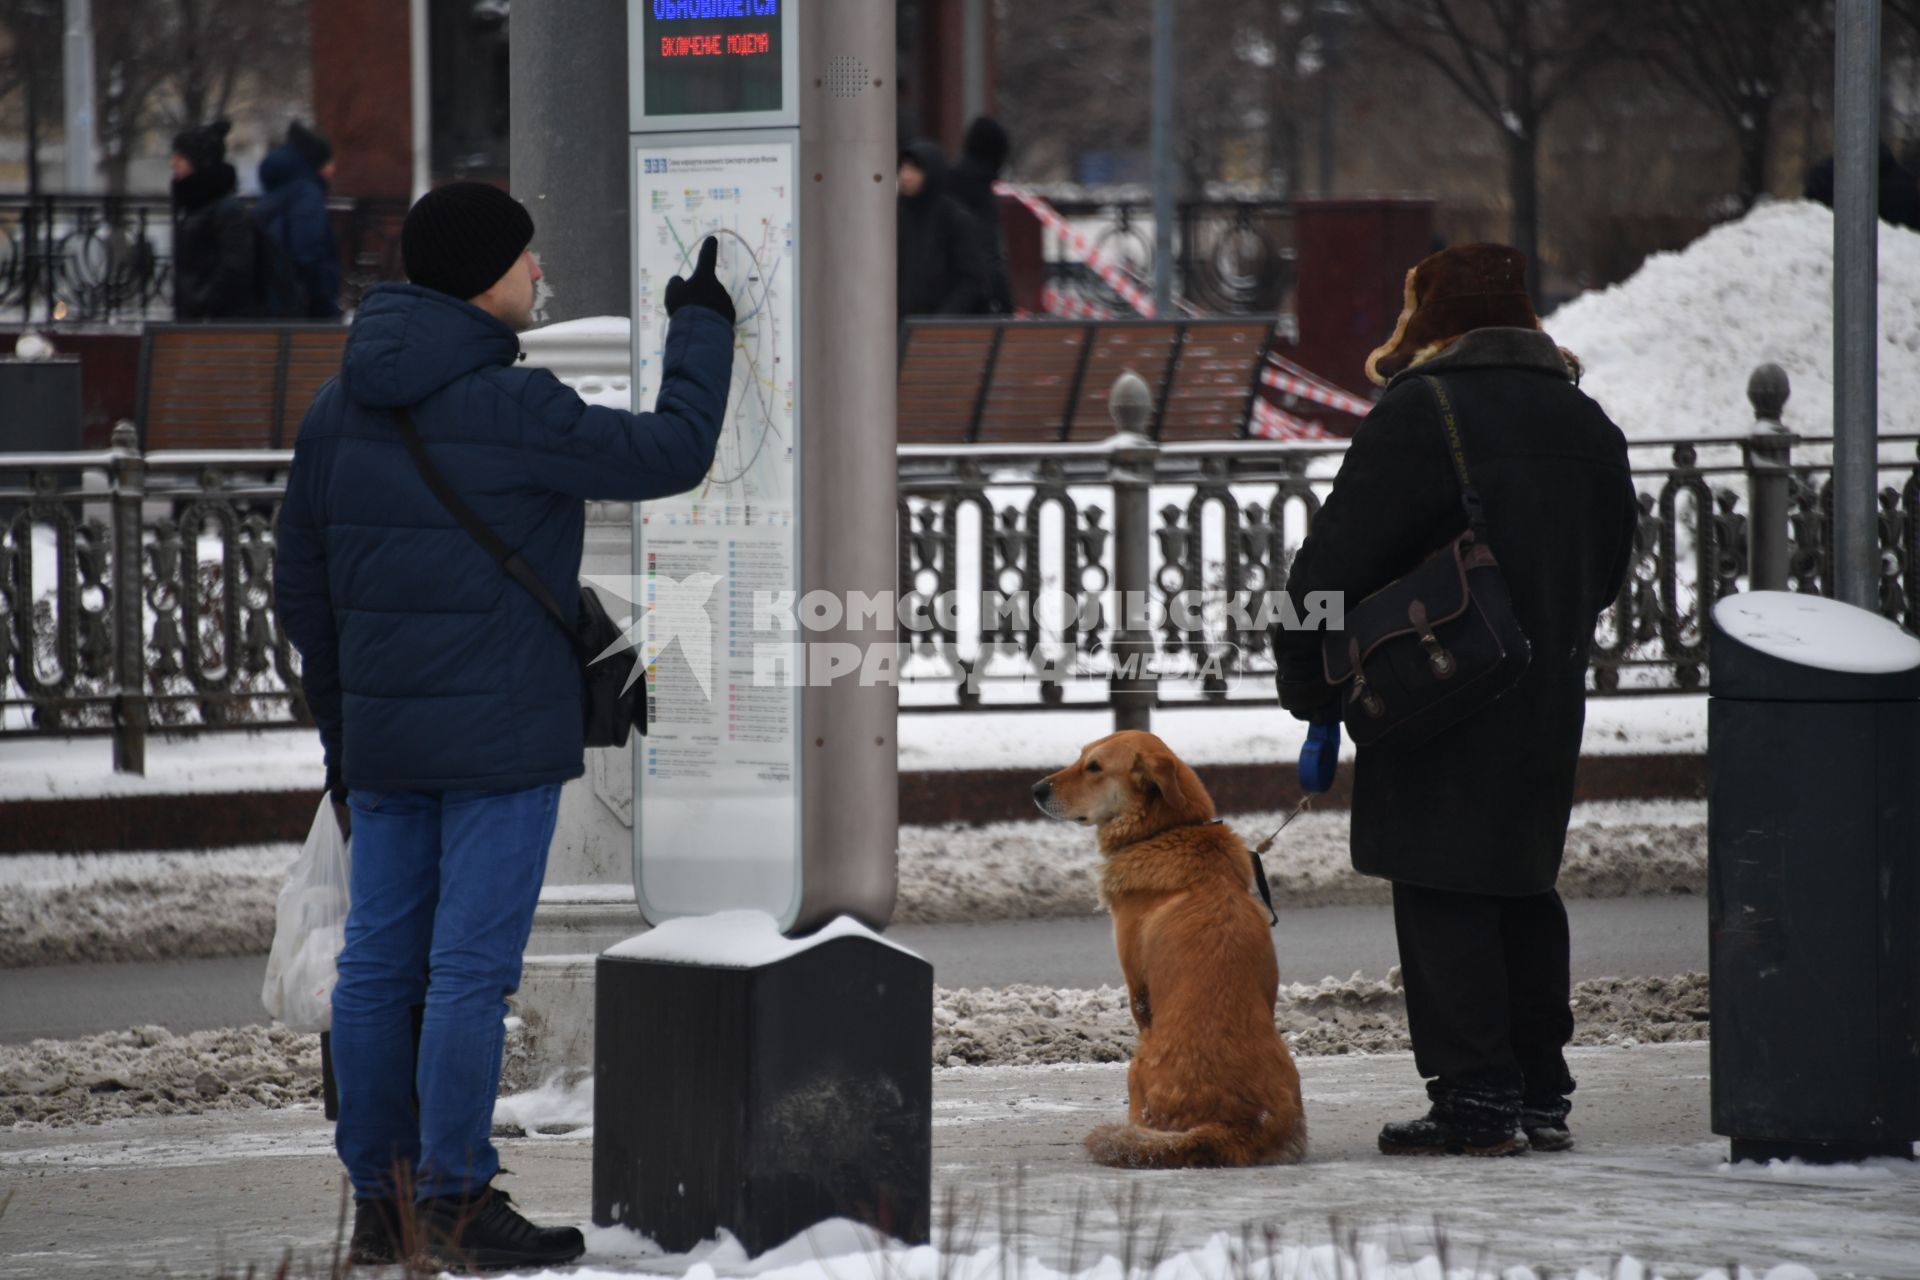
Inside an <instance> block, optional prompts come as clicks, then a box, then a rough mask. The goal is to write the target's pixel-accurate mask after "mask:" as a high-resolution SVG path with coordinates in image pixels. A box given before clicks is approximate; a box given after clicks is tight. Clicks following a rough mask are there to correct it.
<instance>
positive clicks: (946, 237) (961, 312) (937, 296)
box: [899, 141, 987, 320]
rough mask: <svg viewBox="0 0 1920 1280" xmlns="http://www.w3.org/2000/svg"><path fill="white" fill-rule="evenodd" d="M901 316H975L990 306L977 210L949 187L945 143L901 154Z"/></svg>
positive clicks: (926, 143)
mask: <svg viewBox="0 0 1920 1280" xmlns="http://www.w3.org/2000/svg"><path fill="white" fill-rule="evenodd" d="M899 254H900V280H899V288H900V295H899V308H900V318H901V319H902V320H904V319H906V318H907V317H908V316H971V315H979V314H982V313H983V312H985V310H986V308H987V266H986V255H985V251H984V249H983V248H982V246H981V243H980V232H979V228H978V226H977V224H976V223H975V222H974V219H973V215H972V214H970V213H968V212H967V211H966V209H965V208H963V207H962V206H961V204H960V202H959V201H958V200H955V199H954V198H953V195H952V193H951V192H949V191H948V190H947V159H946V157H945V156H944V155H942V154H941V152H940V144H939V143H936V142H929V141H920V142H915V143H912V144H911V145H909V146H908V147H907V148H906V149H905V150H903V151H901V153H900V243H899Z"/></svg>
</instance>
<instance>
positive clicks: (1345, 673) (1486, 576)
mask: <svg viewBox="0 0 1920 1280" xmlns="http://www.w3.org/2000/svg"><path fill="white" fill-rule="evenodd" d="M1421 381H1423V382H1425V383H1426V384H1427V386H1428V387H1430V388H1431V389H1432V391H1433V396H1434V399H1435V400H1437V401H1438V402H1439V404H1440V418H1441V421H1442V422H1443V423H1444V424H1445V426H1446V430H1447V447H1448V451H1449V452H1450V453H1451V454H1452V455H1453V466H1454V471H1455V473H1456V475H1457V477H1458V479H1459V481H1460V505H1461V506H1462V507H1463V508H1465V510H1466V513H1467V528H1466V531H1465V532H1464V533H1462V534H1461V535H1460V536H1459V537H1457V538H1455V539H1454V540H1453V541H1452V542H1449V543H1448V544H1447V545H1446V546H1444V547H1442V548H1440V549H1439V550H1438V551H1436V552H1434V553H1433V554H1432V555H1430V556H1428V557H1427V559H1426V560H1425V561H1424V562H1422V563H1421V564H1420V566H1419V567H1418V568H1416V569H1414V570H1413V571H1412V572H1411V573H1408V574H1406V575H1405V576H1404V577H1400V578H1397V579H1395V580H1394V581H1392V582H1390V583H1388V584H1387V585H1386V586H1384V587H1382V588H1381V589H1380V590H1378V591H1376V592H1374V593H1373V594H1372V595H1370V596H1368V597H1367V598H1366V599H1364V600H1362V601H1360V603H1358V604H1356V605H1353V606H1351V607H1350V608H1348V609H1347V611H1346V627H1345V629H1344V630H1343V631H1338V632H1329V633H1328V634H1327V636H1326V638H1325V639H1324V640H1323V641H1322V642H1321V650H1320V659H1321V664H1322V667H1323V668H1324V671H1325V675H1326V678H1327V683H1328V684H1332V685H1336V686H1337V685H1347V686H1349V687H1348V688H1347V690H1346V692H1345V693H1344V695H1343V696H1342V698H1341V716H1342V719H1344V720H1345V722H1346V726H1347V734H1348V736H1350V737H1351V738H1352V739H1353V741H1354V744H1355V745H1356V746H1363V747H1364V746H1367V745H1369V744H1371V743H1375V742H1380V741H1382V740H1383V739H1388V738H1391V740H1392V741H1393V742H1394V743H1396V744H1399V745H1401V746H1417V745H1418V744H1420V743H1422V742H1425V741H1427V740H1428V739H1430V738H1432V737H1433V736H1434V735H1436V734H1438V733H1440V732H1441V731H1442V730H1445V729H1448V728H1451V727H1452V726H1453V725H1456V724H1458V723H1459V722H1460V721H1462V720H1464V719H1466V718H1467V717H1468V716H1470V715H1472V714H1473V713H1474V712H1476V711H1479V710H1480V709H1481V708H1483V707H1485V706H1486V705H1487V704H1488V703H1490V702H1492V701H1493V700H1494V699H1495V698H1498V697H1499V696H1500V695H1501V694H1503V693H1505V692H1506V691H1507V690H1509V689H1511V688H1512V687H1513V686H1514V684H1515V683H1517V682H1518V681H1519V679H1520V677H1521V675H1522V673H1524V672H1525V671H1526V669H1527V662H1528V661H1529V659H1530V657H1531V650H1530V647H1529V646H1528V644H1527V637H1526V634H1525V633H1524V632H1522V631H1521V629H1520V622H1519V620H1518V619H1517V618H1515V617H1514V613H1513V599H1512V597H1511V596H1510V595H1509V594H1508V592H1507V580H1506V577H1505V575H1503V574H1502V573H1501V572H1500V564H1499V562H1498V561H1497V560H1495V559H1494V555H1493V548H1492V547H1491V546H1489V545H1488V542H1487V519H1486V514H1485V512H1484V511H1483V510H1482V509H1481V505H1480V494H1479V493H1478V491H1476V490H1475V489H1474V487H1473V480H1472V478H1471V477H1470V476H1469V475H1468V473H1467V454H1466V447H1465V446H1464V445H1463V444H1462V443H1461V441H1460V424H1459V421H1458V420H1457V418H1456V417H1455V415H1454V411H1453V402H1452V401H1451V400H1450V399H1448V397H1447V389H1446V387H1445V386H1444V385H1442V384H1441V382H1440V380H1439V379H1438V378H1433V377H1423V378H1422V379H1421Z"/></svg>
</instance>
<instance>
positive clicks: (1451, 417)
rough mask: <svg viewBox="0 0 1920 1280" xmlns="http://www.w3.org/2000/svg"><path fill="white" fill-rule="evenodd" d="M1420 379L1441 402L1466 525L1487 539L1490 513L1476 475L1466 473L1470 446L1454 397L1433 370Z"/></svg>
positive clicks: (1484, 540) (1483, 538) (1480, 537)
mask: <svg viewBox="0 0 1920 1280" xmlns="http://www.w3.org/2000/svg"><path fill="white" fill-rule="evenodd" d="M1420 381H1422V382H1424V383H1426V384H1427V389H1428V390H1430V391H1432V392H1433V398H1434V399H1435V400H1436V401H1438V402H1439V405H1440V422H1441V425H1443V426H1444V427H1446V429H1447V452H1448V454H1449V455H1451V456H1452V458H1453V472H1454V475H1455V476H1456V477H1457V478H1458V479H1459V481H1460V505H1461V506H1462V507H1463V508H1465V509H1466V513H1467V527H1468V528H1470V529H1472V530H1473V532H1474V535H1475V537H1476V538H1477V539H1478V540H1479V541H1480V542H1481V543H1485V542H1486V540H1487V539H1486V533H1487V515H1486V512H1485V511H1484V510H1483V509H1482V508H1481V505H1480V491H1479V490H1478V489H1476V488H1474V487H1473V479H1472V477H1471V476H1469V475H1468V474H1467V446H1466V445H1465V443H1463V442H1462V441H1461V439H1460V419H1459V418H1458V416H1456V415H1455V413H1454V411H1453V399H1452V398H1451V397H1450V396H1448V395H1447V387H1446V384H1445V383H1443V382H1441V381H1440V379H1438V378H1436V377H1434V376H1433V375H1432V374H1430V373H1423V374H1421V375H1420Z"/></svg>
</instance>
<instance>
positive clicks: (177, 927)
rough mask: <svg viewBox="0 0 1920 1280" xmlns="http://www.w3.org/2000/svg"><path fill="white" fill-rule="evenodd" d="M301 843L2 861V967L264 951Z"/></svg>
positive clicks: (25, 856) (27, 856) (35, 856)
mask: <svg viewBox="0 0 1920 1280" xmlns="http://www.w3.org/2000/svg"><path fill="white" fill-rule="evenodd" d="M299 852H300V849H299V846H298V845H292V844H273V845H259V846H254V847H248V848H240V849H226V850H220V851H218V852H193V853H112V854H17V855H14V856H12V857H8V858H0V968H9V969H13V968H23V967H27V966H30V965H43V964H80V963H92V964H99V963H106V962H110V961H121V960H182V959H201V958H210V957H214V956H255V955H265V954H266V953H267V949H268V947H269V946H271V945H272V943H273V908H274V901H275V899H276V898H277V897H278V895H279V892H280V885H281V882H282V881H284V880H285V879H286V876H287V869H288V868H289V867H290V866H292V865H293V860H294V858H295V857H297V856H298V855H299Z"/></svg>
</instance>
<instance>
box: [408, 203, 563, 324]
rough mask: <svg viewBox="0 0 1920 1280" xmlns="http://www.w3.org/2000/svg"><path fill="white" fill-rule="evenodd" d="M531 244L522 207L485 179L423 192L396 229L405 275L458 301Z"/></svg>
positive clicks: (480, 289) (483, 287)
mask: <svg viewBox="0 0 1920 1280" xmlns="http://www.w3.org/2000/svg"><path fill="white" fill-rule="evenodd" d="M532 243H533V216H532V215H531V214H529V213H528V212H527V210H526V206H524V205H522V204H521V203H520V202H519V201H518V200H515V199H514V198H513V197H512V196H510V195H508V194H507V193H506V192H504V191H502V190H501V189H500V188H498V187H493V186H488V185H487V184H486V183H484V182H450V183H448V184H447V185H446V186H444V187H437V188H435V189H434V190H432V191H429V192H427V194H426V195H424V196H421V197H420V199H419V202H418V203H416V204H415V205H414V206H413V208H412V209H411V210H410V211H409V212H408V213H407V221H406V225H405V226H403V227H401V228H400V257H401V260H402V262H403V263H404V264H405V266H406V269H407V279H408V280H411V281H412V282H413V283H414V284H417V285H419V286H421V287H422V288H425V289H437V290H439V291H440V292H441V293H445V294H449V295H451V296H453V297H455V298H460V299H462V300H466V299H469V298H477V297H479V296H480V295H481V294H483V293H485V292H486V291H487V290H488V289H491V288H492V287H493V286H494V284H495V283H496V282H498V281H499V279H500V277H501V276H504V275H506V274H507V270H508V268H510V267H512V266H513V264H514V263H515V262H516V261H517V260H518V259H519V257H520V255H521V254H522V253H525V252H526V249H527V246H528V245H530V244H532Z"/></svg>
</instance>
